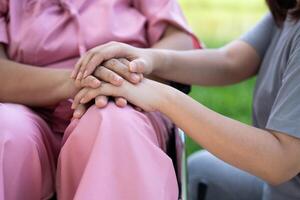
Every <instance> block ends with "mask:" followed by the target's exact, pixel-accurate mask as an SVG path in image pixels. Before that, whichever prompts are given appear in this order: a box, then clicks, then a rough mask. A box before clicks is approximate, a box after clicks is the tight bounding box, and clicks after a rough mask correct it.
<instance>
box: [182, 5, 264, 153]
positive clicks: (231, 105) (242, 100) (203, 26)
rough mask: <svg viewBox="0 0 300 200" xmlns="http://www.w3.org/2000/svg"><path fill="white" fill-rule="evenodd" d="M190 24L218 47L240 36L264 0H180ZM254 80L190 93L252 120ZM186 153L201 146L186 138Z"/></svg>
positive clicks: (209, 44) (220, 109) (235, 116)
mask: <svg viewBox="0 0 300 200" xmlns="http://www.w3.org/2000/svg"><path fill="white" fill-rule="evenodd" d="M179 2H180V4H181V5H182V9H183V11H184V14H185V16H186V18H187V21H188V22H189V24H190V26H191V27H192V29H193V30H194V32H195V33H196V35H197V36H198V37H199V39H200V40H201V41H202V42H204V43H205V45H206V46H207V47H208V48H218V47H221V46H223V45H225V44H226V43H228V42H229V41H232V40H234V39H237V38H239V36H240V35H241V34H243V33H245V32H246V31H247V30H248V29H249V28H251V27H252V26H253V25H255V23H256V22H257V21H258V20H259V19H260V18H261V17H262V16H263V15H264V13H266V12H267V9H266V6H265V3H264V1H263V0H247V1H237V0H179ZM254 83H255V80H254V79H251V80H247V81H244V82H242V83H239V84H236V85H233V86H227V87H219V88H216V87H210V88H207V87H198V86H195V87H193V89H192V93H191V96H192V97H193V98H194V99H196V100H197V101H199V102H201V103H202V104H204V105H205V106H207V107H208V108H210V109H212V110H214V111H216V112H218V113H221V114H223V115H226V116H228V117H231V118H233V119H236V120H239V121H241V122H244V123H247V124H251V104H252V92H253V87H254ZM187 147H188V148H187V151H188V154H191V153H192V152H194V151H196V150H198V149H199V148H200V147H199V146H198V145H197V144H196V143H195V142H193V141H192V140H191V139H188V141H187Z"/></svg>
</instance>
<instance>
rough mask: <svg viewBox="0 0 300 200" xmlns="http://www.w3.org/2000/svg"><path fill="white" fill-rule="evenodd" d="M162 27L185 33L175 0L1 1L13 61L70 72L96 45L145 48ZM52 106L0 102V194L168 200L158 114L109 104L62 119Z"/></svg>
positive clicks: (3, 198) (66, 112)
mask: <svg viewBox="0 0 300 200" xmlns="http://www.w3.org/2000/svg"><path fill="white" fill-rule="evenodd" d="M168 24H173V25H175V26H177V27H178V28H180V29H182V30H184V31H186V32H189V29H188V27H187V26H186V23H185V20H184V18H183V16H182V13H181V11H180V8H179V6H178V4H177V2H176V0H0V42H2V43H5V44H6V45H7V54H8V56H9V58H10V59H11V60H14V61H17V62H20V63H26V64H31V65H34V66H40V67H55V68H72V67H73V66H74V64H75V63H76V61H77V59H78V58H79V56H80V54H82V53H84V52H85V51H86V50H87V49H90V48H92V47H94V46H96V45H100V44H103V43H106V42H109V41H120V42H124V43H128V44H131V45H135V46H140V47H150V46H151V45H153V44H155V43H156V42H157V41H158V40H159V39H160V38H161V37H162V34H163V32H164V30H165V29H166V26H167V25H168ZM71 116H72V111H71V110H70V102H68V101H66V102H61V103H60V104H59V105H58V106H57V107H55V108H29V107H27V106H24V105H18V104H10V103H0V200H20V199H22V200H38V199H49V198H50V197H52V196H53V194H54V193H56V194H57V197H58V199H62V200H71V199H79V200H94V199H95V200H96V199H97V200H98V199H104V200H121V199H124V200H126V199H128V200H148V199H149V200H154V199H155V200H160V199H163V200H165V199H166V200H175V199H177V198H178V188H177V182H176V177H175V172H174V168H173V165H172V161H171V159H170V158H169V157H168V156H167V155H166V154H165V153H164V143H163V141H162V140H161V138H163V137H164V136H165V135H166V134H167V133H168V132H169V131H170V129H171V128H172V123H171V122H170V121H169V120H168V119H167V118H165V117H164V116H162V115H161V114H160V113H142V112H137V111H136V110H134V109H133V108H132V107H130V106H127V107H126V108H124V109H121V108H118V107H117V106H115V105H114V104H113V103H110V104H109V105H108V106H107V107H106V108H104V109H97V108H96V107H94V106H92V107H90V108H89V109H88V111H87V112H86V114H85V115H84V116H83V117H82V119H80V120H73V121H70V118H71Z"/></svg>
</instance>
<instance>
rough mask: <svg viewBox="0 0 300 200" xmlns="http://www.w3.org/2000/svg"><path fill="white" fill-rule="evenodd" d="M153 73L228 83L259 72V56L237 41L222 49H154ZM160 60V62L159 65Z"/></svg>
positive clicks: (175, 78) (187, 80) (191, 80)
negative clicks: (182, 50)
mask: <svg viewBox="0 0 300 200" xmlns="http://www.w3.org/2000/svg"><path fill="white" fill-rule="evenodd" d="M153 54H154V56H153V59H155V60H156V61H153V62H154V66H153V72H152V73H153V74H154V75H156V76H159V77H161V78H164V79H167V80H173V81H178V82H182V83H187V84H198V85H227V84H232V83H237V82H240V81H242V80H245V79H247V78H249V77H251V76H253V75H255V74H256V72H257V69H258V67H259V64H260V61H261V60H260V58H259V56H258V54H257V53H256V51H255V50H254V48H253V47H251V46H250V45H249V44H247V43H246V42H243V41H240V40H237V41H233V42H231V43H229V44H228V45H226V46H224V47H223V48H219V49H204V50H194V51H186V52H177V51H163V50H161V51H155V52H154V53H153ZM156 62H158V63H160V65H158V64H156Z"/></svg>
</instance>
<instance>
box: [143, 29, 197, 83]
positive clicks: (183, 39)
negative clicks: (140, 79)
mask: <svg viewBox="0 0 300 200" xmlns="http://www.w3.org/2000/svg"><path fill="white" fill-rule="evenodd" d="M151 48H155V49H172V50H190V49H193V41H192V37H191V36H190V35H188V34H187V33H185V32H183V31H181V30H179V29H177V28H175V27H173V26H168V28H167V29H166V31H165V33H164V35H163V37H162V38H161V39H160V40H159V41H158V42H157V43H156V44H154V45H153V46H152V47H151ZM158 67H159V66H158ZM146 77H148V78H150V79H153V80H156V81H159V82H164V83H167V82H166V81H165V78H164V77H162V76H156V75H155V74H151V75H148V76H146Z"/></svg>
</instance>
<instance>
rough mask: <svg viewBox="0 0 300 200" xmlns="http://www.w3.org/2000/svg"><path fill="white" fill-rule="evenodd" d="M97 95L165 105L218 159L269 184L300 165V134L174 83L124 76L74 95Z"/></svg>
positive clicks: (291, 174)
mask: <svg viewBox="0 0 300 200" xmlns="http://www.w3.org/2000/svg"><path fill="white" fill-rule="evenodd" d="M98 95H111V96H122V97H124V98H126V99H127V100H128V101H130V102H131V103H133V104H135V105H137V106H139V107H141V108H143V109H144V110H146V111H155V110H158V111H161V112H162V113H164V114H165V115H167V116H168V117H169V118H170V119H171V120H172V121H173V122H174V123H175V124H176V125H177V126H178V127H180V128H181V129H183V130H184V131H185V132H186V133H187V134H188V135H189V136H191V137H192V138H193V139H194V140H195V141H196V142H197V143H199V144H200V145H202V146H203V147H204V148H205V149H207V150H208V151H210V152H211V153H213V154H214V155H216V156H217V157H219V158H220V159H222V160H224V161H225V162H228V163H229V164H232V165H234V166H236V167H238V168H240V169H243V170H245V171H248V172H250V173H251V174H254V175H256V176H258V177H260V178H262V179H264V180H265V181H267V182H269V183H271V184H280V183H283V182H285V181H287V180H289V179H290V178H292V177H294V176H295V175H297V174H298V173H299V171H300V159H299V157H300V140H299V139H296V138H294V137H291V136H288V135H286V134H282V133H279V132H272V131H268V130H262V129H258V128H255V127H251V126H248V125H246V124H243V123H241V122H238V121H236V120H233V119H230V118H227V117H225V116H222V115H220V114H218V113H216V112H214V111H212V110H210V109H208V108H206V107H204V106H203V105H201V104H199V103H198V102H196V101H195V100H193V99H192V98H191V97H189V96H187V95H185V94H183V93H181V92H180V91H178V90H176V89H174V88H172V87H170V86H167V85H164V84H161V83H158V82H155V81H152V80H148V79H144V80H143V81H142V82H141V83H139V84H137V85H133V84H131V83H129V82H127V81H125V82H124V83H123V84H122V86H120V87H116V86H113V85H111V84H105V83H104V84H102V85H101V87H99V88H97V89H89V91H87V92H86V93H85V95H82V96H81V95H77V96H76V97H75V101H83V103H85V102H88V101H90V99H93V98H94V97H95V96H98Z"/></svg>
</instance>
